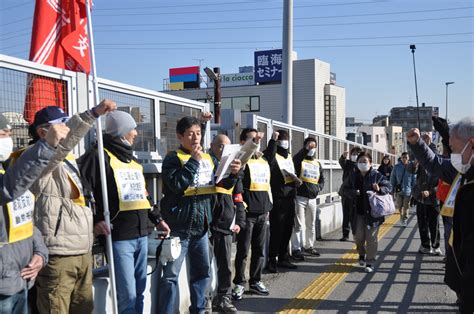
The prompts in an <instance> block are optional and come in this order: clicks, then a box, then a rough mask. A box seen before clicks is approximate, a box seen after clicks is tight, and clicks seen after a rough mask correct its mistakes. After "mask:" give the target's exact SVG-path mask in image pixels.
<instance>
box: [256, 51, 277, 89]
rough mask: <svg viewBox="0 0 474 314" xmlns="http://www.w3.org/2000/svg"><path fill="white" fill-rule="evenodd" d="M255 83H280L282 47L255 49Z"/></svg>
mask: <svg viewBox="0 0 474 314" xmlns="http://www.w3.org/2000/svg"><path fill="white" fill-rule="evenodd" d="M254 63H255V83H258V84H265V83H277V82H278V83H280V82H281V73H282V64H283V59H282V49H275V50H265V51H255V54H254Z"/></svg>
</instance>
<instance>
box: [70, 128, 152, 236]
mask: <svg viewBox="0 0 474 314" xmlns="http://www.w3.org/2000/svg"><path fill="white" fill-rule="evenodd" d="M119 141H120V140H119V139H114V138H112V137H111V136H109V135H107V134H105V135H104V148H106V149H107V150H109V151H110V152H111V153H112V154H113V155H114V156H116V157H117V158H118V159H119V160H120V161H122V162H126V163H129V162H130V161H131V159H130V156H125V155H124V152H125V151H126V147H125V146H121V143H120V142H119ZM119 147H122V148H123V149H124V150H121V149H120V148H119ZM129 153H131V150H130V152H129ZM104 157H105V173H106V177H107V194H108V200H109V210H110V222H111V224H112V240H113V241H119V240H130V239H136V238H139V237H143V236H147V235H148V234H149V233H150V231H151V228H152V227H153V225H152V224H151V221H149V220H148V213H149V211H150V208H151V206H150V208H144V209H143V210H130V211H122V212H119V197H118V191H117V186H116V184H115V178H114V172H113V170H112V167H111V166H110V157H109V155H108V154H107V153H105V152H104ZM132 158H133V157H132ZM78 164H79V165H80V171H81V177H82V181H83V184H84V188H86V189H88V190H90V191H92V192H93V193H94V198H95V201H96V204H95V205H96V209H95V214H94V224H96V223H98V222H100V221H103V220H104V205H103V204H104V203H103V198H102V186H101V178H100V170H99V155H98V151H97V146H94V147H92V148H91V149H90V150H89V151H87V152H86V153H85V154H84V155H83V156H82V157H81V158H80V159H79V160H78Z"/></svg>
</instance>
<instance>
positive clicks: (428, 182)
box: [413, 165, 439, 210]
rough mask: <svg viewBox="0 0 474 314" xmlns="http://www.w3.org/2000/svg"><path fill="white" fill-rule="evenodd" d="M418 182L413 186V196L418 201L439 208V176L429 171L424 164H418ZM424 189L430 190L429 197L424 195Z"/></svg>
mask: <svg viewBox="0 0 474 314" xmlns="http://www.w3.org/2000/svg"><path fill="white" fill-rule="evenodd" d="M415 173H416V183H415V186H414V187H413V197H414V198H415V200H416V201H417V202H420V203H422V204H426V205H430V206H434V207H435V208H436V209H437V210H439V201H438V199H437V198H436V191H437V190H438V179H439V178H438V176H437V175H434V174H431V173H429V172H428V171H427V170H426V169H425V168H424V167H423V166H422V165H418V168H417V170H416V172H415ZM423 191H429V192H430V196H428V197H427V198H425V197H423V196H422V192H423Z"/></svg>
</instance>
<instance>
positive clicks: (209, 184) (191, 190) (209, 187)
mask: <svg viewBox="0 0 474 314" xmlns="http://www.w3.org/2000/svg"><path fill="white" fill-rule="evenodd" d="M176 155H177V156H178V159H179V161H180V162H181V166H184V165H185V164H186V163H187V162H188V160H189V159H190V158H191V154H188V153H185V152H184V151H182V150H181V149H178V150H177V151H176ZM201 156H202V159H201V160H200V161H199V169H198V173H197V176H196V178H195V182H193V183H192V184H191V185H190V186H189V187H188V188H187V189H186V191H184V196H194V195H204V194H214V193H216V186H215V182H214V162H213V161H212V158H211V156H210V155H209V154H205V153H203V154H202V155H201Z"/></svg>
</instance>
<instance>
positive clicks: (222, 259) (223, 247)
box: [211, 232, 233, 296]
mask: <svg viewBox="0 0 474 314" xmlns="http://www.w3.org/2000/svg"><path fill="white" fill-rule="evenodd" d="M232 239H233V235H232V234H223V233H220V232H214V233H213V234H212V237H211V241H212V244H213V245H212V246H213V250H214V258H215V259H216V264H217V294H218V295H220V296H222V295H230V293H231V281H232V263H231V254H232Z"/></svg>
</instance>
